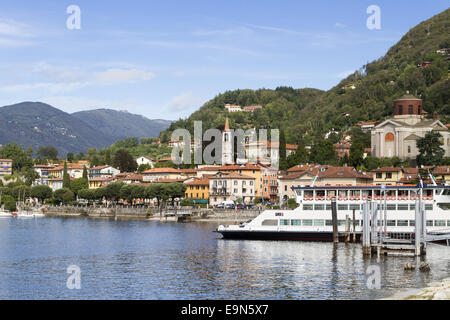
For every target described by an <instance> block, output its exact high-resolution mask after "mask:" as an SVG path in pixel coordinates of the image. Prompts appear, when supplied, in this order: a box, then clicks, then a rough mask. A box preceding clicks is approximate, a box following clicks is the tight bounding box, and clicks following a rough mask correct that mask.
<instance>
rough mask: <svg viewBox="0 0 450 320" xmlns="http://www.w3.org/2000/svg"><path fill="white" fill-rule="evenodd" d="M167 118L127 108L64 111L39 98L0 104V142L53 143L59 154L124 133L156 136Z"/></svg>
mask: <svg viewBox="0 0 450 320" xmlns="http://www.w3.org/2000/svg"><path fill="white" fill-rule="evenodd" d="M169 123H170V121H166V120H149V119H147V118H145V117H142V116H138V115H133V114H130V113H128V112H119V111H113V110H103V109H102V110H92V111H83V112H77V113H76V114H72V115H71V114H68V113H66V112H63V111H61V110H59V109H57V108H54V107H52V106H50V105H48V104H45V103H41V102H22V103H18V104H14V105H10V106H5V107H1V108H0V144H2V145H5V144H7V143H10V142H13V143H17V144H19V145H22V146H24V147H29V146H31V147H33V150H34V151H35V152H36V151H37V149H38V148H39V147H40V146H53V147H55V148H56V149H57V150H58V152H59V155H60V156H64V155H66V154H67V153H68V152H73V153H79V152H84V153H85V152H86V150H87V149H88V148H98V149H100V148H105V147H108V146H110V145H111V144H113V143H114V142H115V141H117V140H118V139H122V138H124V137H129V136H130V137H137V138H144V137H145V138H148V137H155V136H158V134H159V132H160V131H161V130H163V129H165V128H167V127H168V126H169Z"/></svg>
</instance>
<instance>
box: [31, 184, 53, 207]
mask: <svg viewBox="0 0 450 320" xmlns="http://www.w3.org/2000/svg"><path fill="white" fill-rule="evenodd" d="M52 195H53V192H52V189H51V188H50V187H49V186H45V185H38V186H34V187H32V188H31V191H30V196H31V197H32V198H37V199H38V200H39V201H40V202H41V203H44V201H45V200H46V199H50V198H51V197H52Z"/></svg>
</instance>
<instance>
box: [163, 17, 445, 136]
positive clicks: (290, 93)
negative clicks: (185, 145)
mask: <svg viewBox="0 0 450 320" xmlns="http://www.w3.org/2000/svg"><path fill="white" fill-rule="evenodd" d="M449 34H450V9H447V10H445V11H444V12H442V13H440V14H438V15H436V16H434V17H432V18H431V19H428V20H426V21H424V22H422V23H420V24H419V25H417V26H416V27H414V28H413V29H411V30H410V31H409V32H408V33H407V34H406V35H405V36H404V37H403V38H402V39H401V40H400V41H399V42H398V43H397V44H396V45H394V46H393V47H392V48H390V50H389V51H388V52H387V54H386V55H385V56H384V57H382V58H380V59H378V60H376V61H373V62H371V63H369V64H367V65H365V66H363V67H362V68H361V69H360V70H359V71H357V72H355V73H354V74H352V75H350V76H348V77H347V78H346V79H344V80H343V81H341V82H340V83H339V84H338V85H336V86H335V87H334V88H332V89H330V90H328V91H320V90H315V89H292V88H287V87H279V88H277V89H275V90H269V89H260V90H256V91H254V90H235V91H227V92H225V93H222V94H219V95H217V96H216V97H215V98H213V99H212V100H210V101H208V102H207V103H205V104H204V105H203V106H202V107H201V108H200V109H199V110H198V111H196V112H194V113H193V114H192V115H191V116H190V117H189V118H187V119H181V120H179V121H177V122H174V123H172V124H171V126H170V127H169V129H168V130H166V131H164V132H162V133H161V138H162V140H163V141H164V140H167V139H170V132H171V131H172V130H174V129H176V128H188V129H191V130H192V128H193V121H195V120H202V121H203V129H204V130H206V129H208V128H213V127H214V128H223V125H224V123H225V117H229V118H230V125H231V126H232V127H233V128H244V129H245V128H246V127H256V128H280V129H283V130H285V133H286V138H287V141H288V142H289V143H299V142H301V143H310V142H312V141H314V140H315V139H322V138H323V134H324V133H325V132H327V131H329V130H331V129H333V128H334V129H337V130H339V131H341V132H343V131H346V130H348V129H349V128H350V127H352V126H354V125H355V124H356V123H358V122H359V121H368V120H372V121H380V120H383V119H384V118H386V117H389V116H391V115H392V114H393V100H395V99H396V98H399V97H400V96H402V95H404V94H405V93H406V92H407V91H409V92H410V93H411V94H415V95H417V96H420V97H421V98H422V99H423V100H424V101H423V107H424V110H425V111H427V112H428V114H429V116H430V117H432V116H433V114H434V112H437V113H438V115H439V117H440V119H441V120H443V121H444V123H445V122H449V121H450V81H449V77H448V69H449V60H448V56H447V54H441V53H437V52H436V51H437V50H439V49H441V48H449V47H450V37H449ZM425 61H428V62H431V65H429V66H427V67H422V66H420V65H421V64H422V63H423V62H425ZM226 103H229V104H237V105H241V106H248V105H255V104H260V105H262V106H263V109H262V110H256V111H255V112H253V113H251V112H235V113H228V112H227V110H226V109H225V108H224V104H226Z"/></svg>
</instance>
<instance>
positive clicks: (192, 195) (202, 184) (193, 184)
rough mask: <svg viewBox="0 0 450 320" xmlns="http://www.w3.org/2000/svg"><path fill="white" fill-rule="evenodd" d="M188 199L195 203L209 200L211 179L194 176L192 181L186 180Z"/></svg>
mask: <svg viewBox="0 0 450 320" xmlns="http://www.w3.org/2000/svg"><path fill="white" fill-rule="evenodd" d="M185 184H186V187H187V188H186V192H185V193H186V199H188V200H191V201H192V202H194V203H208V202H209V179H208V178H194V179H193V180H192V181H189V182H186V183H185Z"/></svg>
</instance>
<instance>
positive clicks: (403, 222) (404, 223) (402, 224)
mask: <svg viewBox="0 0 450 320" xmlns="http://www.w3.org/2000/svg"><path fill="white" fill-rule="evenodd" d="M397 226H398V227H407V226H408V220H397Z"/></svg>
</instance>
